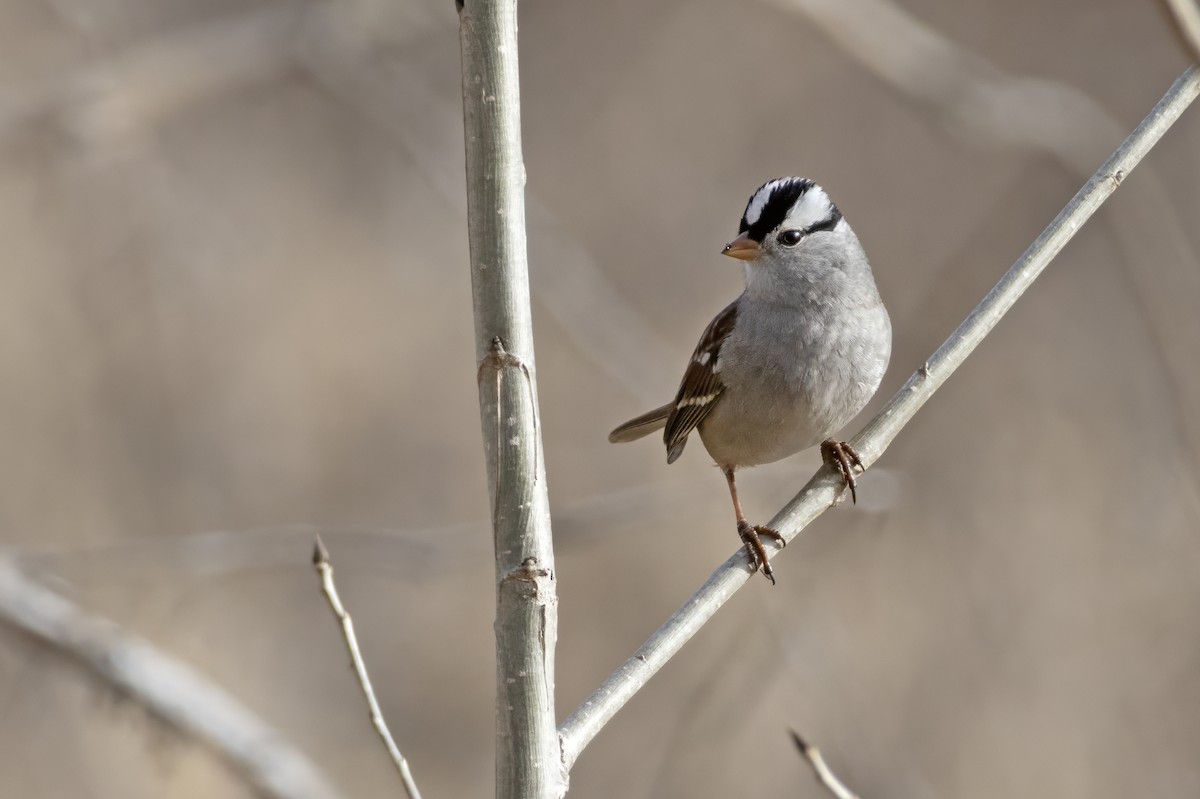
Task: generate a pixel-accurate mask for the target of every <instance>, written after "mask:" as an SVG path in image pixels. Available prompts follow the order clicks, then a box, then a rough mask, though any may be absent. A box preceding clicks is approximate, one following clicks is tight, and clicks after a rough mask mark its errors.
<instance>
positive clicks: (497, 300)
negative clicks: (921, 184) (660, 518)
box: [456, 0, 566, 799]
mask: <svg viewBox="0 0 1200 799" xmlns="http://www.w3.org/2000/svg"><path fill="white" fill-rule="evenodd" d="M456 5H457V7H458V13H459V44H460V46H461V49H462V87H463V127H464V132H465V134H466V160H467V227H468V233H469V237H470V245H471V289H472V294H473V297H474V306H475V355H476V359H477V361H478V363H479V373H478V377H479V411H480V420H481V423H482V427H483V446H484V453H485V457H486V461H487V479H488V491H489V495H490V499H491V506H492V530H493V538H494V543H495V548H496V585H497V588H496V796H497V797H502V799H542V798H543V797H545V798H546V799H549V798H550V797H559V796H562V795H563V794H564V793H565V792H566V771H565V768H564V767H563V765H562V760H561V757H560V749H559V743H558V734H557V731H556V728H555V719H554V646H555V641H556V638H557V634H558V598H557V595H556V593H555V581H554V580H555V578H554V551H553V548H552V541H551V537H550V508H549V501H548V499H547V494H546V477H545V469H544V466H543V463H544V461H543V458H542V442H541V430H540V427H539V425H538V412H537V390H536V383H535V380H534V374H535V371H534V359H533V329H532V325H531V322H530V310H529V271H528V263H527V261H526V251H525V205H524V188H525V165H524V162H523V161H522V158H521V106H520V90H519V84H518V73H517V4H516V0H465V2H463V1H462V0H458V2H456Z"/></svg>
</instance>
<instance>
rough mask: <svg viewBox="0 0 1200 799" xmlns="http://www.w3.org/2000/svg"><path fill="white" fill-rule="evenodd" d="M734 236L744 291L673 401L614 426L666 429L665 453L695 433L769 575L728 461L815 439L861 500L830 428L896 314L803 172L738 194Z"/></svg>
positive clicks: (871, 385)
mask: <svg viewBox="0 0 1200 799" xmlns="http://www.w3.org/2000/svg"><path fill="white" fill-rule="evenodd" d="M738 234H739V235H738V237H737V238H735V239H734V240H733V241H731V242H730V243H729V244H727V245H726V246H725V249H724V250H722V252H723V253H724V254H725V255H728V256H730V257H732V258H737V259H739V260H741V261H744V262H745V270H746V290H745V291H743V292H742V295H741V296H740V297H738V298H737V299H736V300H734V301H733V302H732V303H730V304H729V306H728V307H727V308H725V310H723V311H721V312H720V313H719V314H717V317H716V318H715V319H713V320H712V322H711V323H710V324H709V325H708V327H707V328H706V329H705V331H704V334H703V335H702V336H701V337H700V343H699V344H698V345H696V351H695V352H694V353H693V354H692V359H691V361H689V362H688V365H687V369H686V371H685V372H684V374H683V382H682V383H681V384H680V386H679V393H678V394H676V396H675V399H674V400H673V401H672V402H669V403H667V404H666V405H663V406H662V407H661V408H655V409H654V410H652V411H650V412H649V413H645V414H642V415H641V416H639V417H637V418H636V419H632V420H630V421H628V422H626V423H625V424H623V425H621V426H620V427H618V428H617V429H616V430H613V431H612V433H610V434H609V436H608V440H609V441H612V442H614V443H617V442H625V441H633V440H635V439H638V438H641V437H642V436H645V435H648V434H650V433H652V432H654V431H655V430H658V429H660V428H664V427H665V428H666V430H665V431H664V434H663V441H664V442H665V443H666V446H667V463H674V462H675V460H676V459H678V458H679V456H680V455H681V454H683V448H684V446H685V445H686V444H687V439H688V435H689V434H690V433H691V432H692V430H699V432H700V440H701V441H703V442H704V447H705V449H707V450H708V452H709V454H710V455H712V457H713V460H715V461H716V462H717V465H718V466H720V467H721V470H722V471H724V473H725V479H726V480H727V481H728V482H729V493H730V495H731V497H732V498H733V510H734V512H735V513H736V514H737V526H738V534H739V535H740V536H741V538H742V541H743V542H744V543H745V546H746V549H747V551H748V552H749V555H750V561H751V565H752V566H754V567H755V568H758V567H761V568H762V571H763V574H764V575H766V576H767V577H768V578H769V579H770V580H771V582H772V583H774V582H775V577H774V575H773V573H772V570H771V564H770V563H769V562H768V560H767V553H766V550H765V549H764V548H763V545H762V542H761V541H760V540H759V537H760V536H764V535H765V536H770V537H773V538H775V539H777V540H778V541H780V542H781V543H782V541H783V539H782V538H780V536H779V534H778V533H777V532H775V531H774V530H771V529H769V528H766V527H761V526H756V525H752V524H750V523H749V522H747V521H746V517H745V515H744V514H743V513H742V507H741V503H739V502H738V495H737V486H736V485H735V484H734V477H733V475H734V471H735V470H736V469H738V468H740V467H743V466H756V465H758V464H761V463H771V462H772V461H777V460H779V459H781V458H786V457H787V456H788V455H792V454H793V453H796V452H799V451H800V450H802V449H806V448H808V447H810V446H812V445H813V444H816V443H817V442H819V441H820V442H822V443H821V454H822V457H823V458H824V459H825V461H826V462H827V463H829V464H830V465H831V466H833V467H834V468H835V469H837V470H838V471H839V472H840V473H841V475H842V477H843V478H845V481H846V485H847V486H849V488H850V492H851V496H852V497H853V498H854V499H855V500H856V501H857V491H856V487H855V480H854V467H856V466H857V467H858V468H860V469H861V468H862V462H861V461H860V460H859V457H858V454H857V453H856V452H855V451H854V450H853V449H852V448H851V447H850V446H849V445H848V444H846V443H845V442H842V441H835V440H834V439H831V438H827V437H828V436H830V435H832V434H833V433H834V432H836V431H838V430H840V429H841V428H842V427H843V426H844V425H845V424H846V423H847V422H849V421H850V420H851V419H852V418H854V416H855V415H857V414H858V412H859V411H861V410H862V409H863V406H864V405H866V404H867V401H868V400H870V399H871V396H872V395H874V393H875V390H876V389H877V388H879V382H880V380H882V379H883V373H884V371H886V369H887V365H888V359H889V357H890V356H891V351H892V324H891V321H890V320H889V319H888V313H887V309H885V308H884V307H883V301H882V300H881V299H880V298H879V292H878V291H877V290H876V288H875V279H874V276H873V275H872V274H871V265H870V264H869V263H868V262H867V256H866V253H864V252H863V249H862V245H860V244H859V243H858V237H857V236H855V235H854V231H853V230H851V229H850V225H849V223H848V222H846V220H845V219H844V218H843V217H842V213H841V211H839V210H838V208H837V206H836V205H834V204H833V202H832V201H831V200H830V199H829V196H828V195H827V194H825V191H824V190H823V189H822V188H821V187H820V186H818V185H817V184H815V183H813V182H812V181H811V180H807V179H805V178H779V179H778V180H772V181H769V182H767V183H765V184H763V185H762V186H760V187H759V188H758V190H756V191H755V192H754V194H753V195H751V197H750V201H749V202H748V203H747V204H746V211H745V213H743V214H742V221H741V225H740V226H739V228H738Z"/></svg>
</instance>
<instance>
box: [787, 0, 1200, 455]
mask: <svg viewBox="0 0 1200 799" xmlns="http://www.w3.org/2000/svg"><path fill="white" fill-rule="evenodd" d="M763 2H766V3H767V4H769V5H772V6H775V7H778V8H781V9H784V10H787V11H791V12H794V13H798V14H800V15H803V17H804V18H805V20H806V21H807V22H811V23H813V24H815V25H816V26H817V27H819V28H820V29H821V30H822V31H824V33H825V34H826V35H827V36H828V37H829V38H830V39H831V40H832V41H833V42H834V43H835V44H837V45H838V46H839V47H840V48H841V49H842V51H843V52H844V53H845V54H846V55H847V56H849V57H850V58H852V59H854V60H856V61H858V62H859V63H860V64H861V65H862V66H864V67H865V68H866V69H868V70H869V71H870V72H871V73H872V74H873V75H875V76H876V77H877V78H879V79H880V80H881V81H883V82H884V83H886V84H887V85H889V86H891V87H892V88H893V89H895V90H896V91H897V92H899V93H900V94H901V95H902V96H904V97H905V98H907V99H909V100H912V101H914V102H916V103H918V104H920V105H921V106H923V107H925V108H927V109H928V110H929V111H930V112H931V113H932V114H933V115H934V116H935V118H936V119H938V120H940V121H941V122H942V124H943V125H944V126H945V127H946V128H947V129H948V130H949V131H951V132H952V133H954V134H956V135H958V136H960V137H961V138H963V139H964V140H966V141H968V142H972V143H985V144H992V145H999V146H1005V147H1019V148H1028V149H1031V150H1034V151H1037V152H1043V153H1046V154H1048V155H1050V156H1052V157H1053V158H1054V159H1055V160H1057V161H1058V162H1059V163H1060V164H1062V165H1063V166H1064V167H1065V168H1066V169H1068V170H1069V171H1070V172H1071V174H1073V175H1076V176H1078V177H1079V178H1083V177H1085V176H1087V175H1090V174H1091V171H1092V165H1093V164H1095V163H1096V161H1098V160H1100V158H1102V157H1103V155H1104V153H1107V152H1110V151H1111V149H1112V147H1113V144H1114V143H1115V142H1117V141H1119V140H1120V139H1121V138H1122V136H1123V135H1124V132H1125V130H1126V128H1124V126H1123V125H1122V124H1121V123H1120V122H1119V121H1118V120H1116V119H1115V118H1114V117H1113V116H1112V115H1111V114H1109V113H1108V112H1107V111H1106V110H1105V109H1104V108H1103V106H1101V105H1100V104H1099V103H1097V102H1096V101H1095V100H1094V99H1092V98H1091V97H1089V96H1088V95H1087V94H1085V93H1083V92H1081V91H1078V90H1077V89H1074V88H1072V87H1069V86H1065V85H1063V84H1061V83H1057V82H1055V81H1049V80H1044V79H1041V78H1030V77H1024V76H1014V75H1008V74H1006V73H1005V72H1003V71H1002V70H1000V69H999V68H998V67H996V66H995V65H994V64H991V63H989V62H988V61H986V60H985V59H983V58H981V57H980V56H978V55H976V54H975V53H973V52H971V51H969V50H967V49H966V48H964V47H961V46H959V45H958V44H956V43H954V42H953V41H951V40H949V39H948V38H946V37H945V36H943V35H942V34H940V33H938V32H937V31H936V30H934V29H933V28H931V27H929V26H928V25H925V24H924V23H923V22H921V21H920V20H918V19H917V18H916V17H914V16H913V15H911V14H909V13H908V12H907V11H906V10H904V9H903V8H901V7H900V6H899V5H897V4H896V3H894V2H891V1H890V0H763ZM1172 2H1175V3H1180V4H1182V5H1188V6H1192V8H1194V6H1193V5H1192V0H1172ZM1181 24H1183V23H1182V22H1181ZM1109 224H1110V227H1111V229H1112V230H1113V232H1114V234H1115V236H1116V238H1117V242H1118V245H1119V247H1120V249H1121V253H1122V256H1123V257H1122V259H1121V265H1122V267H1123V268H1124V269H1125V271H1126V272H1127V274H1128V275H1129V277H1130V280H1131V281H1132V283H1133V286H1134V288H1135V289H1136V291H1135V297H1136V299H1137V303H1138V307H1139V309H1140V311H1141V315H1142V318H1143V319H1144V320H1145V323H1146V325H1147V326H1148V327H1149V329H1150V330H1151V331H1152V333H1153V336H1154V342H1155V345H1156V349H1157V352H1156V354H1157V355H1158V357H1159V358H1160V360H1161V362H1162V368H1163V372H1164V374H1165V376H1166V378H1167V380H1168V381H1169V382H1170V384H1171V387H1172V389H1173V390H1172V391H1171V392H1169V397H1171V401H1172V404H1173V406H1174V408H1173V410H1174V422H1175V424H1176V426H1177V427H1178V428H1179V431H1180V439H1181V443H1183V444H1185V446H1184V448H1183V449H1184V453H1185V457H1187V458H1188V459H1189V460H1190V461H1191V463H1192V464H1193V467H1196V466H1197V462H1198V459H1200V417H1197V415H1196V414H1195V413H1194V412H1193V411H1192V409H1193V408H1196V407H1200V372H1198V371H1197V370H1196V369H1195V368H1193V364H1194V362H1195V353H1194V351H1193V350H1194V347H1193V344H1192V342H1195V341H1200V314H1197V313H1195V312H1194V305H1195V302H1196V298H1197V297H1200V271H1197V270H1196V269H1195V268H1193V265H1194V264H1195V263H1196V255H1195V253H1194V252H1193V249H1192V246H1191V243H1190V241H1189V239H1188V236H1187V235H1186V234H1185V232H1184V227H1183V225H1182V224H1181V222H1180V220H1179V216H1178V214H1177V213H1176V205H1175V203H1174V202H1173V201H1172V200H1171V197H1170V195H1169V194H1168V193H1167V191H1166V189H1165V188H1164V187H1163V185H1162V182H1161V181H1160V180H1158V179H1157V177H1156V176H1155V175H1154V172H1153V171H1152V170H1150V171H1148V172H1147V173H1146V174H1143V175H1140V176H1139V179H1138V180H1137V181H1136V182H1135V185H1134V186H1132V187H1130V189H1129V197H1128V199H1127V200H1126V201H1125V202H1124V204H1123V207H1122V210H1121V213H1119V214H1113V216H1112V219H1111V220H1110V221H1109ZM1147 252H1158V253H1161V255H1160V256H1159V257H1158V258H1157V259H1156V264H1155V268H1154V269H1153V270H1148V269H1144V268H1138V267H1139V266H1140V265H1141V264H1142V263H1143V262H1144V260H1145V257H1146V253H1147Z"/></svg>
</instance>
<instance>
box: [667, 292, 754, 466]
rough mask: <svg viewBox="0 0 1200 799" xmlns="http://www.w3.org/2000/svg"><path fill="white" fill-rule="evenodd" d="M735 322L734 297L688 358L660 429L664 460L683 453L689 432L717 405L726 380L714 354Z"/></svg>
mask: <svg viewBox="0 0 1200 799" xmlns="http://www.w3.org/2000/svg"><path fill="white" fill-rule="evenodd" d="M736 322H737V300H734V301H733V302H731V303H730V304H729V305H728V306H727V307H726V308H725V310H723V311H721V312H720V313H719V314H717V316H716V318H715V319H713V320H712V321H711V322H709V323H708V327H706V328H705V329H704V334H703V335H702V336H700V343H699V344H697V345H696V351H695V352H693V353H692V359H691V360H690V361H688V365H687V371H685V372H684V373H683V381H682V382H681V383H680V384H679V393H678V394H676V395H675V403H674V404H673V405H672V406H671V412H670V415H669V416H668V417H667V428H666V430H665V431H664V432H663V443H665V444H666V445H667V463H674V462H675V461H676V460H678V458H679V456H680V455H682V454H683V448H684V447H685V446H686V445H687V439H688V435H689V434H690V433H691V432H692V431H693V430H695V429H696V425H698V424H700V422H701V421H703V420H704V417H705V416H707V415H708V413H709V411H711V410H712V409H713V406H715V405H716V402H717V400H718V399H719V398H720V396H721V393H722V392H723V391H724V390H725V384H724V383H722V382H721V375H720V372H719V371H718V366H717V358H718V356H719V355H720V354H721V345H722V344H724V343H725V339H726V338H728V337H729V334H730V333H732V332H733V327H734V325H735V324H736Z"/></svg>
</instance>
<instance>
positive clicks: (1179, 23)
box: [1163, 0, 1200, 64]
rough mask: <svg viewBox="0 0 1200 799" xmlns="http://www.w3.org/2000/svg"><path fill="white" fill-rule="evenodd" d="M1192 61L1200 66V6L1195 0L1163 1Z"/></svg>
mask: <svg viewBox="0 0 1200 799" xmlns="http://www.w3.org/2000/svg"><path fill="white" fill-rule="evenodd" d="M1163 2H1165V3H1166V5H1167V8H1168V9H1169V10H1170V12H1171V18H1172V19H1173V20H1174V22H1175V28H1176V30H1178V32H1179V35H1180V37H1181V38H1182V39H1183V43H1184V44H1185V45H1186V46H1187V49H1188V53H1189V54H1190V55H1191V57H1192V60H1193V61H1195V62H1196V63H1197V64H1200V5H1197V4H1196V1H1195V0H1163Z"/></svg>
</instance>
